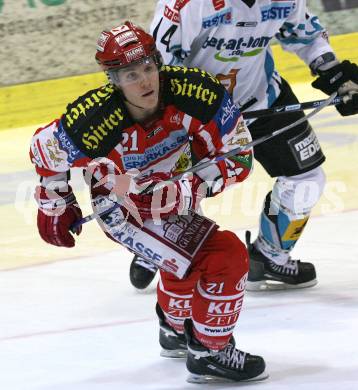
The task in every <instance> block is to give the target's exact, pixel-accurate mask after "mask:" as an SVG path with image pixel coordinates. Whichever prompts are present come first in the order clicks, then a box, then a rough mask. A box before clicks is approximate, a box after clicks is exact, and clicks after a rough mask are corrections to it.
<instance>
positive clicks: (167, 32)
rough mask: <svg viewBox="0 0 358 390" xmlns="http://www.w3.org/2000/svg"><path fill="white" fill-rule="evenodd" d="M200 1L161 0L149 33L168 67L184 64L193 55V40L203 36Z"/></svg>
mask: <svg viewBox="0 0 358 390" xmlns="http://www.w3.org/2000/svg"><path fill="white" fill-rule="evenodd" d="M202 12H203V11H202V7H201V3H200V2H195V1H188V0H181V1H180V0H159V1H158V3H157V6H156V9H155V13H154V19H153V21H152V23H151V26H150V33H151V34H152V35H153V37H154V39H155V40H156V45H157V48H158V50H159V51H160V52H161V54H162V56H163V60H164V63H165V64H167V65H182V64H183V61H184V59H185V58H186V57H188V56H189V55H190V52H191V50H192V44H193V41H194V39H195V38H196V37H197V36H198V35H199V34H200V31H201V23H199V22H198V21H200V20H201V19H202V15H201V14H202Z"/></svg>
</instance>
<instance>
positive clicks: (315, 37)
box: [276, 1, 333, 65]
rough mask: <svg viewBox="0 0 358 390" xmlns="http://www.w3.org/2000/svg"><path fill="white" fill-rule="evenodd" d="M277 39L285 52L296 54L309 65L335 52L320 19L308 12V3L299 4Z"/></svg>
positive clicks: (300, 2)
mask: <svg viewBox="0 0 358 390" xmlns="http://www.w3.org/2000/svg"><path fill="white" fill-rule="evenodd" d="M276 38H277V40H278V41H279V42H280V44H281V46H282V47H283V49H284V50H287V51H290V52H293V53H296V54H297V55H298V56H299V57H300V58H301V59H302V60H303V61H304V62H305V63H306V64H307V65H310V64H311V62H312V61H314V60H315V59H316V58H318V57H319V56H321V55H323V54H325V53H328V52H333V49H332V47H331V46H330V44H329V43H328V34H327V31H326V30H325V28H324V27H323V26H322V25H321V24H320V21H319V20H318V17H317V16H315V15H312V14H311V13H309V12H308V10H307V8H306V1H299V2H297V4H296V9H295V10H294V12H292V13H291V14H290V16H289V17H288V18H287V20H286V21H285V22H284V23H283V25H282V27H281V28H280V31H279V33H277V34H276Z"/></svg>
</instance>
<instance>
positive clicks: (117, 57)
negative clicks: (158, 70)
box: [96, 21, 162, 72]
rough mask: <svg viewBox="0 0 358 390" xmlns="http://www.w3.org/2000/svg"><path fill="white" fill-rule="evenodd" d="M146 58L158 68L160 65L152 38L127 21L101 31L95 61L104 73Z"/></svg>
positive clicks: (160, 58)
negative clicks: (151, 60) (152, 61)
mask: <svg viewBox="0 0 358 390" xmlns="http://www.w3.org/2000/svg"><path fill="white" fill-rule="evenodd" d="M147 58H152V59H153V60H154V62H155V63H156V64H157V66H158V67H160V66H161V65H162V57H161V55H160V53H159V51H158V50H157V48H156V46H155V41H154V38H153V37H152V36H151V35H149V34H148V33H146V32H145V31H144V30H143V29H142V28H140V27H138V26H136V25H135V24H133V23H131V22H129V21H126V22H124V24H122V25H120V26H118V27H115V28H112V29H111V30H109V31H102V33H101V35H100V37H99V39H98V41H97V53H96V61H97V63H98V64H99V65H100V66H101V68H102V69H103V70H104V71H105V72H110V71H111V70H114V69H120V68H123V67H126V66H128V65H131V64H133V63H137V62H141V61H145V60H146V59H147Z"/></svg>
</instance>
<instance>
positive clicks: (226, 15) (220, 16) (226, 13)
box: [202, 8, 232, 29]
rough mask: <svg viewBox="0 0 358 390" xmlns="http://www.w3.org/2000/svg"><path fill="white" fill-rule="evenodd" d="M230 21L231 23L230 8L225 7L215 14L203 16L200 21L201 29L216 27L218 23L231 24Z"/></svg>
mask: <svg viewBox="0 0 358 390" xmlns="http://www.w3.org/2000/svg"><path fill="white" fill-rule="evenodd" d="M231 23H232V8H227V9H224V10H223V11H221V12H219V13H217V14H215V15H211V16H208V17H206V18H204V19H203V21H202V26H203V29H205V28H210V27H213V26H216V27H217V26H219V25H220V24H231Z"/></svg>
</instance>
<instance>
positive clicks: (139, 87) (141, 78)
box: [117, 59, 159, 109]
mask: <svg viewBox="0 0 358 390" xmlns="http://www.w3.org/2000/svg"><path fill="white" fill-rule="evenodd" d="M117 77H118V86H119V87H120V88H121V90H122V92H123V94H124V96H125V97H126V98H127V100H128V101H129V102H132V103H134V104H136V105H138V106H140V107H144V108H147V109H153V108H155V107H156V106H157V105H158V100H159V72H158V67H157V65H156V64H155V62H154V61H153V59H148V60H147V61H146V62H145V63H139V64H133V65H130V66H128V67H126V68H123V69H121V70H119V71H118V73H117Z"/></svg>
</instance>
